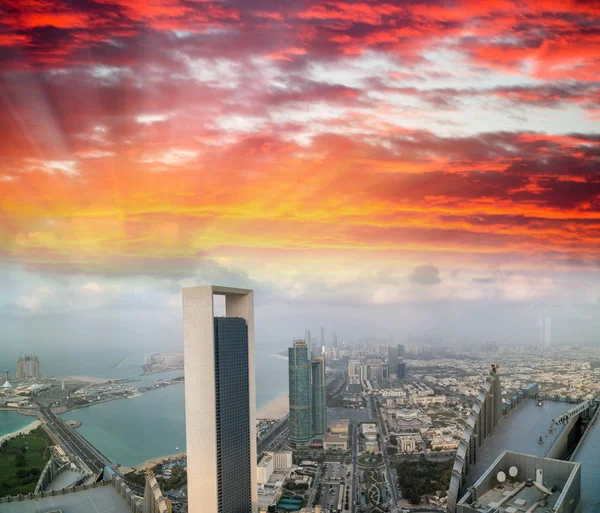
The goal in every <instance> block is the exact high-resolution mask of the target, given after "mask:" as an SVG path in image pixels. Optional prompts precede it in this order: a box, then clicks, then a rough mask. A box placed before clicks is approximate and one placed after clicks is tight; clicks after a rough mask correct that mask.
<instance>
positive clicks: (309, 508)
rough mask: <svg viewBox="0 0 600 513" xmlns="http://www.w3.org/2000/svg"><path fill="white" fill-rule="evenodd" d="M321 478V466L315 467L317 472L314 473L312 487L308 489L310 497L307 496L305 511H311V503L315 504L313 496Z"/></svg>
mask: <svg viewBox="0 0 600 513" xmlns="http://www.w3.org/2000/svg"><path fill="white" fill-rule="evenodd" d="M320 478H321V465H319V466H318V467H317V472H316V473H315V479H314V481H313V485H312V487H311V489H310V495H309V496H308V502H307V503H306V511H312V507H313V503H314V502H315V495H316V493H317V488H318V487H319V481H320Z"/></svg>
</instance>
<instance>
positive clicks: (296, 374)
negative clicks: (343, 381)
mask: <svg viewBox="0 0 600 513" xmlns="http://www.w3.org/2000/svg"><path fill="white" fill-rule="evenodd" d="M288 355H289V379H290V416H289V428H290V443H291V445H292V446H294V447H302V446H307V445H308V444H309V443H310V441H311V435H312V422H311V416H312V415H311V413H312V412H311V364H310V356H309V352H308V345H307V344H306V342H305V341H304V340H294V346H293V347H290V348H289V350H288Z"/></svg>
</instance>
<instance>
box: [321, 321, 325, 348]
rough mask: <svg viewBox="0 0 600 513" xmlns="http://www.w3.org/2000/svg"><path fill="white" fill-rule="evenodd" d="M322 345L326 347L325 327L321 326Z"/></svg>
mask: <svg viewBox="0 0 600 513" xmlns="http://www.w3.org/2000/svg"><path fill="white" fill-rule="evenodd" d="M321 347H323V348H324V347H325V328H324V327H323V326H321Z"/></svg>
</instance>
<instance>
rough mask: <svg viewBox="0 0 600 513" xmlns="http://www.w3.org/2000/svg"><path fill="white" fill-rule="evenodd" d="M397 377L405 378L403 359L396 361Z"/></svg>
mask: <svg viewBox="0 0 600 513" xmlns="http://www.w3.org/2000/svg"><path fill="white" fill-rule="evenodd" d="M396 376H397V377H398V379H404V378H406V363H404V362H403V361H400V362H398V372H397V373H396Z"/></svg>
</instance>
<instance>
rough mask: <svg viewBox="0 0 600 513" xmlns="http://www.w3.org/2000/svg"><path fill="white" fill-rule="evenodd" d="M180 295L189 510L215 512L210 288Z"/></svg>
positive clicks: (214, 408) (211, 300) (215, 459)
mask: <svg viewBox="0 0 600 513" xmlns="http://www.w3.org/2000/svg"><path fill="white" fill-rule="evenodd" d="M182 295H183V348H184V360H183V361H184V374H185V420H186V422H185V424H186V447H187V462H188V466H187V476H188V502H189V509H190V511H207V512H211V513H212V512H215V513H216V512H217V511H218V510H219V508H218V500H217V493H218V490H217V466H216V461H217V432H216V425H215V418H216V405H215V369H214V355H213V344H214V327H213V322H214V313H213V289H212V287H210V286H209V287H193V288H185V289H183V291H182ZM254 461H256V460H254Z"/></svg>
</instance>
